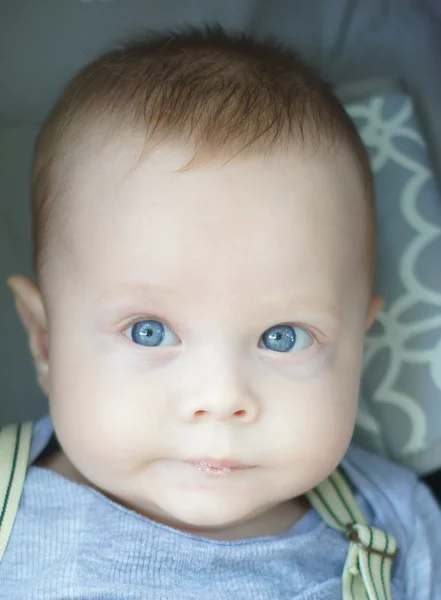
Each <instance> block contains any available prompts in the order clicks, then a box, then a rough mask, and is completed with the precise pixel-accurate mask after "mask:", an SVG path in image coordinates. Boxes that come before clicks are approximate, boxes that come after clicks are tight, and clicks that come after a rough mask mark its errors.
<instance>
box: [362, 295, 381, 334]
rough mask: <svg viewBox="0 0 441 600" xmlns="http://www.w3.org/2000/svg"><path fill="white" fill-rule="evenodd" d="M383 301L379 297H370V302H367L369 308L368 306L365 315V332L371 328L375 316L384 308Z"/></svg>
mask: <svg viewBox="0 0 441 600" xmlns="http://www.w3.org/2000/svg"><path fill="white" fill-rule="evenodd" d="M384 304H385V302H384V300H383V298H382V297H381V296H372V298H371V300H370V302H369V306H368V311H367V314H366V323H365V330H366V331H369V329H370V328H371V327H372V323H373V322H374V321H375V317H376V316H377V313H379V312H380V310H381V309H382V308H384Z"/></svg>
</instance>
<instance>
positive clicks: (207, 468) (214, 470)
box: [190, 461, 253, 476]
mask: <svg viewBox="0 0 441 600" xmlns="http://www.w3.org/2000/svg"><path fill="white" fill-rule="evenodd" d="M190 464H191V465H193V466H194V467H195V468H196V469H197V470H198V471H199V472H200V473H209V474H210V475H217V476H221V475H228V474H229V473H235V472H236V471H248V470H250V469H252V468H253V467H227V466H225V467H222V466H216V465H211V464H210V463H207V462H203V461H201V462H190Z"/></svg>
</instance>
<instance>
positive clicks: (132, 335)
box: [124, 319, 179, 347]
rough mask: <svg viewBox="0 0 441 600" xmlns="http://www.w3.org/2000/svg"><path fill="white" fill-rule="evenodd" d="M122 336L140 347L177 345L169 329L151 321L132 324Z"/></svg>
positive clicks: (175, 338)
mask: <svg viewBox="0 0 441 600" xmlns="http://www.w3.org/2000/svg"><path fill="white" fill-rule="evenodd" d="M124 335H126V337H128V338H129V339H131V340H132V342H135V344H139V345H140V346H150V347H155V346H174V345H176V344H178V343H179V338H178V336H177V335H176V333H174V331H173V330H172V329H170V327H168V326H167V325H166V324H165V323H161V322H160V321H155V320H153V319H145V320H143V321H137V322H136V323H133V325H130V327H129V328H128V329H126V330H125V331H124Z"/></svg>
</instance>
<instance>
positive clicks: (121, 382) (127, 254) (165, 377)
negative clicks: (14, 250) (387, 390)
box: [48, 141, 369, 532]
mask: <svg viewBox="0 0 441 600" xmlns="http://www.w3.org/2000/svg"><path fill="white" fill-rule="evenodd" d="M132 146H133V144H131V143H130V142H129V141H125V142H124V143H122V142H121V141H120V142H119V144H118V145H115V146H110V147H108V148H107V150H106V151H105V152H103V153H102V154H98V155H96V154H95V155H94V154H93V153H91V154H90V156H88V157H87V156H86V157H83V159H84V162H83V166H82V167H81V169H80V171H79V172H78V173H77V175H76V178H75V181H74V182H73V183H72V185H71V188H70V192H69V194H70V195H69V198H68V199H67V201H66V202H67V204H69V205H70V207H71V208H70V209H69V208H68V209H67V211H68V216H67V218H66V222H65V224H64V225H63V227H65V229H66V231H65V240H64V244H65V251H64V252H62V253H61V256H59V257H58V258H54V269H53V277H52V278H51V280H50V281H49V283H48V286H49V287H48V290H49V294H48V322H49V353H50V405H51V410H52V414H53V420H54V425H55V429H56V433H57V435H58V437H59V440H60V442H61V445H62V447H63V449H64V451H65V453H66V455H67V456H68V458H69V459H70V461H71V462H72V463H73V465H74V467H75V468H76V469H77V470H78V471H79V472H80V473H81V474H82V475H83V476H84V477H85V478H86V479H87V480H88V481H90V482H91V483H92V484H93V485H94V486H96V487H97V488H99V489H100V490H102V491H103V492H104V493H105V494H107V495H109V496H110V497H113V498H116V499H117V501H118V502H120V503H122V504H125V505H126V506H129V507H130V508H133V509H135V510H137V511H138V512H140V513H142V514H144V515H147V516H150V517H152V518H154V519H157V520H160V521H162V522H165V523H169V524H171V525H174V526H177V527H183V528H193V529H200V531H201V532H204V531H207V532H208V531H210V530H213V529H217V528H225V527H228V526H229V525H232V524H239V523H243V522H245V521H246V520H249V519H253V518H259V516H262V515H263V514H265V513H266V512H267V511H269V510H271V509H272V508H273V507H275V506H277V505H280V504H281V503H284V502H285V501H287V500H289V499H291V498H295V497H298V496H300V495H302V494H303V493H304V492H306V491H307V490H309V489H310V488H312V487H314V486H315V485H316V484H318V483H319V482H320V481H321V480H322V479H324V478H325V477H326V476H327V475H328V474H329V473H330V472H331V471H332V470H333V469H334V467H335V466H336V465H337V464H338V463H339V461H340V460H341V458H342V456H343V454H344V453H345V451H346V449H347V447H348V444H349V442H350V438H351V435H352V432H353V426H354V420H355V413H356V407H357V395H358V388H359V378H360V364H361V357H362V348H363V335H364V330H365V325H366V318H367V311H368V305H369V297H368V293H367V283H366V276H365V256H364V246H363V236H364V228H363V224H362V220H363V218H364V214H365V213H364V205H363V202H364V200H363V197H362V196H363V192H362V187H361V183H360V181H359V177H358V175H357V172H356V170H355V169H354V168H353V166H351V161H350V159H349V158H348V156H346V155H344V154H343V153H340V154H336V155H334V156H327V157H325V156H323V157H320V156H315V157H309V158H305V157H302V156H301V155H300V153H296V152H295V151H294V150H293V151H292V152H290V153H289V154H288V155H285V156H282V155H278V156H274V157H272V158H263V157H254V158H243V159H241V160H239V159H236V160H233V161H231V162H230V163H228V164H226V165H225V166H221V164H214V163H210V164H209V165H207V166H205V167H202V168H196V169H194V170H189V171H187V172H182V173H178V172H177V170H178V169H179V168H180V167H182V166H183V165H184V164H186V162H187V161H188V159H189V156H186V155H184V153H183V152H181V151H180V150H178V148H177V147H174V146H172V145H170V146H162V148H161V149H160V150H158V151H157V152H156V153H155V154H154V155H152V156H151V157H149V158H148V159H146V160H145V161H144V162H142V163H141V164H140V166H139V167H138V168H137V169H135V170H133V169H132V171H131V172H129V171H130V169H131V167H132V166H133V160H134V156H136V152H134V151H133V148H132ZM216 461H220V462H221V463H227V467H228V464H230V465H233V467H234V465H236V466H237V465H242V466H245V468H240V469H239V468H224V469H216ZM210 465H211V466H210Z"/></svg>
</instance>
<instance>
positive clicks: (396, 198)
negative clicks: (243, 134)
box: [346, 92, 441, 472]
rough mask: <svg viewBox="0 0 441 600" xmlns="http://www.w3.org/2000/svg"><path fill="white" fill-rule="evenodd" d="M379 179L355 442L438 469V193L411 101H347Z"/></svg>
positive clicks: (395, 97)
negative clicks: (373, 312)
mask: <svg viewBox="0 0 441 600" xmlns="http://www.w3.org/2000/svg"><path fill="white" fill-rule="evenodd" d="M346 108H347V111H348V113H349V114H350V115H351V117H352V118H353V119H354V121H355V123H356V125H357V126H358V129H359V132H360V134H361V136H362V138H363V141H364V142H365V144H366V146H367V148H368V150H369V154H370V159H371V166H372V169H373V172H374V176H375V188H376V195H377V221H378V261H377V277H376V285H377V290H378V291H379V292H380V293H381V294H382V295H383V297H384V298H385V300H386V307H385V308H384V310H383V311H382V312H381V313H380V314H379V316H378V318H377V321H376V324H375V325H374V327H373V328H372V330H371V332H369V334H368V335H367V340H366V352H365V364H364V375H363V380H362V388H361V389H362V397H361V402H360V411H359V416H358V430H357V433H356V440H358V441H360V442H361V443H363V445H367V446H369V447H371V448H374V449H377V450H379V451H381V452H382V453H383V454H386V455H388V456H390V457H391V458H393V459H395V460H396V461H399V462H401V463H404V464H406V465H408V466H411V467H413V468H415V469H416V470H418V471H420V472H428V471H430V470H432V469H435V468H437V467H439V466H440V465H441V410H440V408H441V197H440V194H439V189H438V185H437V182H436V180H435V178H434V176H433V173H432V171H431V167H430V161H429V156H428V152H427V147H426V144H425V141H424V139H423V137H422V135H421V130H420V126H419V123H418V119H417V116H416V114H415V109H414V105H413V102H412V100H411V98H410V97H409V96H408V95H407V94H405V93H402V92H390V93H387V94H382V95H376V96H373V97H371V98H369V99H367V100H364V101H359V102H355V103H351V104H348V105H347V106H346Z"/></svg>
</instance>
